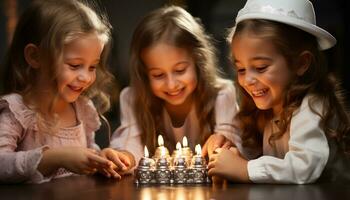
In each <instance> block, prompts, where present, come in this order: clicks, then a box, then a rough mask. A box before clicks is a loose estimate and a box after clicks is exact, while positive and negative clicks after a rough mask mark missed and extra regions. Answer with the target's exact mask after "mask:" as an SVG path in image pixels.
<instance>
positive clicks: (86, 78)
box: [78, 69, 91, 82]
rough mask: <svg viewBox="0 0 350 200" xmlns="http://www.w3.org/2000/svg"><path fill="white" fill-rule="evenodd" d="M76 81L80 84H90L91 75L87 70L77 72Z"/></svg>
mask: <svg viewBox="0 0 350 200" xmlns="http://www.w3.org/2000/svg"><path fill="white" fill-rule="evenodd" d="M78 80H79V81H81V82H90V80H91V75H90V72H89V71H88V70H85V69H82V70H80V71H79V74H78Z"/></svg>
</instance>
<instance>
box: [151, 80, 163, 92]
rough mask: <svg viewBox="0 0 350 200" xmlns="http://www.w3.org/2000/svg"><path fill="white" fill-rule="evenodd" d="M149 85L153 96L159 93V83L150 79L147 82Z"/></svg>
mask: <svg viewBox="0 0 350 200" xmlns="http://www.w3.org/2000/svg"><path fill="white" fill-rule="evenodd" d="M149 84H150V87H151V90H152V92H153V93H155V94H156V93H157V92H159V90H160V89H161V85H162V84H161V82H160V81H157V80H152V79H150V80H149Z"/></svg>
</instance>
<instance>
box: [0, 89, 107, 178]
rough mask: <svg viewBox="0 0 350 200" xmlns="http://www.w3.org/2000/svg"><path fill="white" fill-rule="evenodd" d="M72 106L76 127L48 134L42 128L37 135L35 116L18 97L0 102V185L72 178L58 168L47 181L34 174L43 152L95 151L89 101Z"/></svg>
mask: <svg viewBox="0 0 350 200" xmlns="http://www.w3.org/2000/svg"><path fill="white" fill-rule="evenodd" d="M73 106H74V108H75V111H76V114H77V119H78V121H79V124H78V125H76V126H74V127H69V128H58V131H57V133H50V132H49V131H48V130H47V129H45V128H40V131H39V129H38V123H37V117H36V114H37V113H36V112H35V111H34V110H32V109H30V108H28V107H27V106H26V105H25V104H24V103H23V99H22V96H20V95H19V94H10V95H5V96H3V97H1V98H0V163H1V167H0V182H6V183H9V182H27V183H42V182H46V181H49V180H51V179H52V178H58V177H63V176H68V175H72V173H71V172H68V171H66V170H65V169H62V168H61V169H59V170H57V171H56V172H55V173H54V174H53V175H51V176H50V177H44V176H43V175H42V174H41V173H40V172H39V171H38V170H37V167H38V164H39V163H40V160H41V158H42V152H43V149H44V148H54V147H60V146H79V147H88V148H94V149H99V147H98V146H97V145H96V143H95V139H94V138H95V131H96V130H97V129H99V127H100V125H101V123H100V120H99V116H98V114H97V112H96V109H95V107H94V105H93V103H92V101H91V100H89V99H87V98H85V97H79V99H78V100H77V101H76V102H75V103H74V104H73Z"/></svg>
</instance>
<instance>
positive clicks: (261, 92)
mask: <svg viewBox="0 0 350 200" xmlns="http://www.w3.org/2000/svg"><path fill="white" fill-rule="evenodd" d="M267 91H268V89H262V90H254V91H251V94H252V96H253V97H261V96H264V95H265V94H266V93H267Z"/></svg>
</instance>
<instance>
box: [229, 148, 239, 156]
mask: <svg viewBox="0 0 350 200" xmlns="http://www.w3.org/2000/svg"><path fill="white" fill-rule="evenodd" d="M229 150H230V151H231V152H233V153H234V154H239V151H238V149H237V148H235V147H230V149H229Z"/></svg>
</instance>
